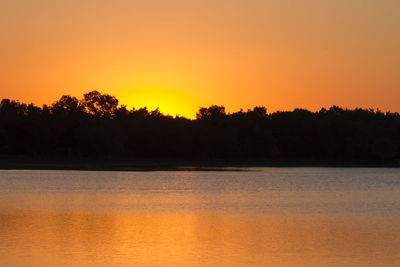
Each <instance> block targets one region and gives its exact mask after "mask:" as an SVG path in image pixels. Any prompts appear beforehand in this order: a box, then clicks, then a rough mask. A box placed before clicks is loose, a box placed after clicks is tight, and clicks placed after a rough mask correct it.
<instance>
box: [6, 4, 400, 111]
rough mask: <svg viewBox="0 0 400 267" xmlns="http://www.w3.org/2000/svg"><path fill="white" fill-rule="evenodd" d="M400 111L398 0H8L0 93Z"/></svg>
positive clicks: (156, 103)
mask: <svg viewBox="0 0 400 267" xmlns="http://www.w3.org/2000/svg"><path fill="white" fill-rule="evenodd" d="M91 90H98V91H100V92H103V93H108V94H111V95H114V96H116V97H117V98H118V99H119V100H120V104H125V105H127V106H128V108H132V107H135V108H139V107H143V106H147V107H148V108H149V109H155V108H157V107H159V108H160V110H161V111H162V112H163V113H168V114H171V115H176V114H179V115H182V116H186V117H194V116H195V113H196V111H197V110H198V109H199V107H203V106H210V105H212V104H217V105H224V106H225V107H226V108H227V110H228V111H231V112H233V111H237V110H239V109H241V108H243V109H245V110H246V109H248V108H252V107H254V106H266V107H267V109H268V111H269V112H273V111H276V110H292V109H293V108H306V109H309V110H319V109H320V108H321V107H329V106H332V105H338V106H342V107H346V108H356V107H362V108H379V109H381V110H382V111H389V110H390V111H393V112H395V111H397V112H400V101H399V99H400V1H399V0H292V1H288V0H268V1H267V0H265V1H263V0H201V1H195V0H192V1H191V0H186V1H184V0H143V1H135V0H129V1H128V0H112V1H111V0H110V1H106V0H0V98H11V99H18V100H20V101H23V102H27V103H31V102H33V103H34V104H37V105H42V104H51V103H53V102H54V101H56V100H57V99H59V98H60V97H61V96H62V95H64V94H69V95H73V96H76V97H78V98H82V95H83V94H84V93H86V92H89V91H91Z"/></svg>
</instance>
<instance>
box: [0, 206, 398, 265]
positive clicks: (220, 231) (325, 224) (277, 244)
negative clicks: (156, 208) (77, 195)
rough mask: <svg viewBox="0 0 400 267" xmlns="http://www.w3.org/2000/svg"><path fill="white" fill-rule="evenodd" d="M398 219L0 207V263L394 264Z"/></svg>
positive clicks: (396, 248)
mask: <svg viewBox="0 0 400 267" xmlns="http://www.w3.org/2000/svg"><path fill="white" fill-rule="evenodd" d="M398 222H399V218H393V219H369V220H365V219H356V218H352V219H351V218H332V217H324V216H306V215H302V216H300V215H285V216H283V215H275V216H271V215H269V216H267V215H243V214H223V215H221V214H212V213H208V214H207V213H182V214H179V213H176V214H174V213H167V214H162V213H161V214H150V213H137V214H132V213H131V214H118V213H112V212H108V213H96V212H90V213H79V212H73V213H57V212H46V211H27V210H1V211H0V241H1V242H0V244H1V245H0V255H1V259H0V263H1V266H249V265H253V266H349V265H351V266H398V264H400V250H399V248H400V225H399V224H398Z"/></svg>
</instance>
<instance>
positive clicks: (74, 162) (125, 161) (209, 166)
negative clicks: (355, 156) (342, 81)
mask: <svg viewBox="0 0 400 267" xmlns="http://www.w3.org/2000/svg"><path fill="white" fill-rule="evenodd" d="M257 167H258V168H263V167H271V168H273V167H282V168H284V167H287V168H290V167H331V168H334V167H341V168H399V167H400V164H399V163H376V162H332V161H330V162H325V161H310V160H307V161H305V160H304V161H299V160H285V161H272V160H229V161H225V160H180V159H149V158H146V159H144V158H141V159H137V158H110V159H87V158H30V157H4V156H2V157H0V169H3V170H7V169H8V170H10V169H18V170H87V171H247V170H246V168H257Z"/></svg>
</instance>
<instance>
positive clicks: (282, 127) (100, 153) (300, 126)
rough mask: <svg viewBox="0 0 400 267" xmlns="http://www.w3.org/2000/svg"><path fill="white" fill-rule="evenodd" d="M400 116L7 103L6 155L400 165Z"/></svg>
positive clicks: (100, 99)
mask: <svg viewBox="0 0 400 267" xmlns="http://www.w3.org/2000/svg"><path fill="white" fill-rule="evenodd" d="M399 148H400V116H399V114H398V113H389V112H388V113H382V112H380V111H379V110H378V111H374V110H372V109H368V110H365V109H355V110H347V109H342V108H339V107H337V106H333V107H331V108H330V109H328V110H327V109H324V108H323V109H321V110H320V111H318V112H310V111H307V110H304V109H295V110H293V111H291V112H275V113H271V114H268V113H267V110H266V108H264V107H255V108H254V109H253V110H248V111H247V112H243V111H239V112H236V113H227V112H226V111H225V107H223V106H211V107H208V108H200V110H199V112H198V113H197V116H196V119H195V120H189V119H186V118H183V117H175V118H173V117H171V116H166V115H163V114H161V113H160V112H159V110H158V109H156V110H154V111H148V110H147V109H146V108H142V109H138V110H136V109H132V110H128V109H127V108H126V106H118V100H117V99H116V98H115V97H114V96H110V95H107V94H101V93H99V92H97V91H92V92H89V93H87V94H85V95H84V99H82V100H78V99H77V98H76V97H71V96H68V95H64V96H62V97H61V98H60V100H58V101H57V102H55V103H54V104H53V105H51V106H46V105H44V106H43V107H42V108H40V107H36V106H34V105H33V104H30V105H27V104H24V103H20V102H18V101H14V100H9V99H3V100H2V101H1V104H0V154H1V155H28V156H62V157H89V158H99V157H108V156H118V157H154V158H178V159H183V158H184V159H199V160H210V159H223V160H232V159H234V160H241V159H246V160H249V159H250V160H253V159H255V160H260V159H261V160H265V159H270V160H280V161H282V160H313V161H342V162H396V161H398V159H400V149H399Z"/></svg>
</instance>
